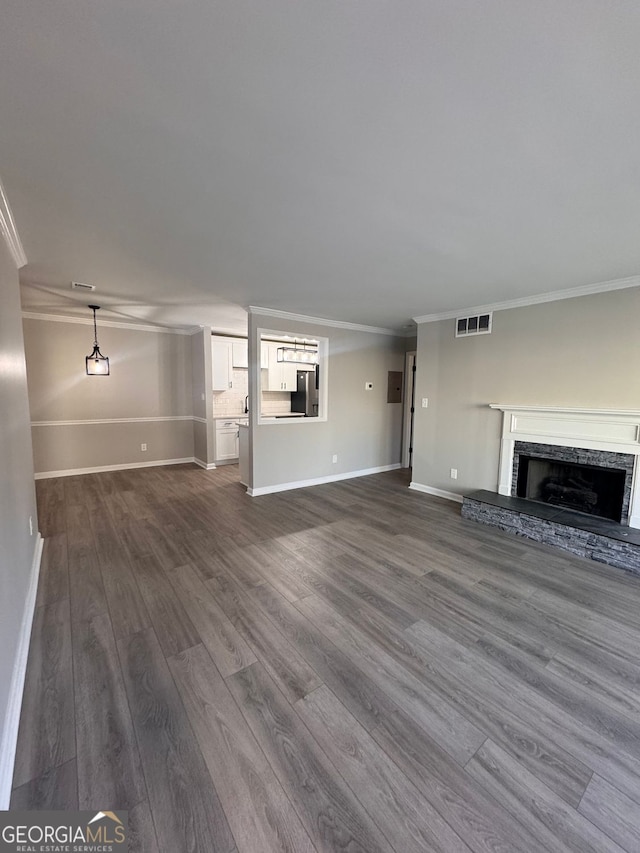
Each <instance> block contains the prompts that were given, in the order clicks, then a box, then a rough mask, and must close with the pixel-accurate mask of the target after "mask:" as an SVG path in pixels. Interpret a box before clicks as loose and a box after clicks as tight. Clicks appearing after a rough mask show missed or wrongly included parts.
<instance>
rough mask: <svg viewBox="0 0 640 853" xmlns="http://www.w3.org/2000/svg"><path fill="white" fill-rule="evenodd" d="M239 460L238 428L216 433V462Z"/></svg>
mask: <svg viewBox="0 0 640 853" xmlns="http://www.w3.org/2000/svg"><path fill="white" fill-rule="evenodd" d="M237 458H238V427H237V426H236V427H234V428H233V429H231V430H226V429H225V430H222V429H221V430H218V431H217V432H216V462H224V461H225V460H227V459H237Z"/></svg>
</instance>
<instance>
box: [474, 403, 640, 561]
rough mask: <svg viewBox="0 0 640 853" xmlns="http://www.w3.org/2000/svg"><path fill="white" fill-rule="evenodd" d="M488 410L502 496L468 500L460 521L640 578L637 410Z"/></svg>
mask: <svg viewBox="0 0 640 853" xmlns="http://www.w3.org/2000/svg"><path fill="white" fill-rule="evenodd" d="M491 408H492V409H499V410H500V411H501V412H502V413H503V418H502V438H501V444H500V465H499V471H498V494H496V493H494V492H489V491H484V490H480V491H477V492H473V493H472V494H470V495H467V496H466V497H465V498H464V501H463V505H462V515H463V517H464V518H469V519H473V520H474V521H479V522H481V523H483V524H490V525H493V526H495V527H500V528H501V529H502V530H506V531H509V532H511V533H516V534H518V535H520V536H526V537H528V538H529V539H534V540H536V541H538V542H544V543H546V544H549V545H556V546H558V547H560V548H563V549H564V550H566V551H571V552H572V553H574V554H577V555H579V556H581V557H588V558H590V559H592V560H597V561H598V562H601V563H607V564H609V565H612V566H617V567H619V568H623V569H627V570H629V571H633V572H636V573H638V574H640V473H639V471H638V467H639V463H638V459H639V457H640V412H637V411H628V410H610V409H574V408H571V409H569V408H556V407H550V406H514V405H502V404H497V403H493V404H491ZM543 461H544V463H545V465H546V466H547V467H545V465H543V464H542V462H543ZM529 469H531V471H530V470H529ZM577 510H580V511H577Z"/></svg>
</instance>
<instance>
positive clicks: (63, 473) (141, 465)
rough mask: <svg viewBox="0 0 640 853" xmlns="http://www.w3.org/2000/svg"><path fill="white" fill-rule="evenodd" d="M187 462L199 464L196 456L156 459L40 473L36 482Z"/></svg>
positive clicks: (37, 474) (36, 476)
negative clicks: (53, 478) (52, 478)
mask: <svg viewBox="0 0 640 853" xmlns="http://www.w3.org/2000/svg"><path fill="white" fill-rule="evenodd" d="M186 462H195V463H196V464H199V463H198V461H197V460H196V459H195V457H194V456H185V457H184V458H183V459H156V460H154V461H152V462H127V463H125V464H123V465H98V466H96V467H95V468H65V469H64V470H62V471H38V472H36V474H34V477H35V479H36V480H48V479H51V477H75V476H76V475H77V474H101V473H102V472H103V471H128V470H129V469H130V468H158V467H160V466H161V465H184V464H185V463H186Z"/></svg>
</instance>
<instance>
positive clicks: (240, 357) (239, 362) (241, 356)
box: [231, 341, 249, 367]
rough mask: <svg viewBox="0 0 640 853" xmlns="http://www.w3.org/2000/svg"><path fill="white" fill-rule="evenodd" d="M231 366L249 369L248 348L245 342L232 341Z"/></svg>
mask: <svg viewBox="0 0 640 853" xmlns="http://www.w3.org/2000/svg"><path fill="white" fill-rule="evenodd" d="M231 364H232V366H233V367H249V348H248V346H247V342H246V341H234V342H233V343H232V344H231Z"/></svg>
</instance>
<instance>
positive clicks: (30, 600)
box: [0, 533, 44, 810]
mask: <svg viewBox="0 0 640 853" xmlns="http://www.w3.org/2000/svg"><path fill="white" fill-rule="evenodd" d="M43 545H44V540H43V538H42V536H41V535H40V533H38V534H37V537H36V543H35V548H34V552H33V561H32V563H31V576H30V578H29V588H28V589H27V597H26V599H25V603H24V611H23V614H22V622H21V624H20V634H19V636H18V648H17V650H16V657H15V660H14V662H13V673H12V676H11V688H10V690H9V705H8V707H7V712H6V716H5V720H4V726H3V728H2V742H1V743H0V810H6V809H8V808H9V802H10V799H11V783H12V780H13V767H14V764H15V760H16V746H17V743H18V728H19V726H20V711H21V709H22V694H23V692H24V679H25V676H26V674H27V660H28V658H29V641H30V639H31V626H32V624H33V614H34V613H35V608H36V594H37V592H38V578H39V576H40V563H41V560H42V547H43Z"/></svg>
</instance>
